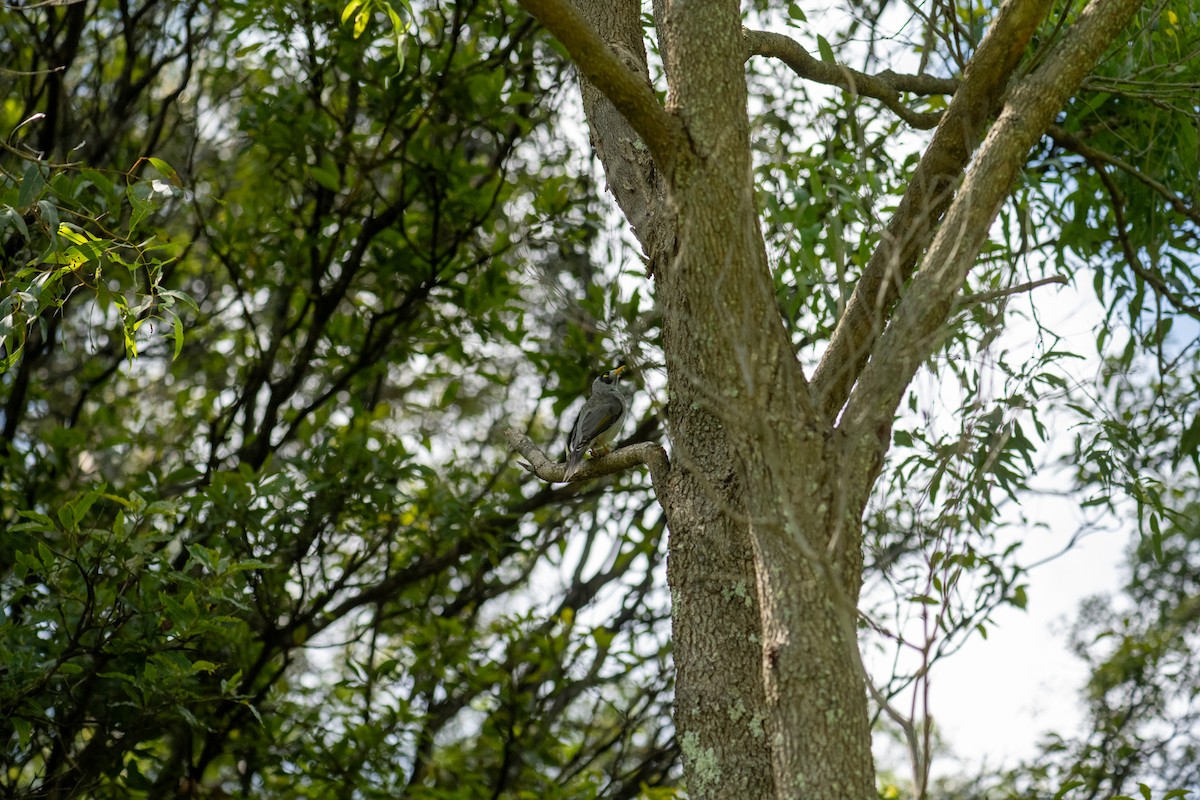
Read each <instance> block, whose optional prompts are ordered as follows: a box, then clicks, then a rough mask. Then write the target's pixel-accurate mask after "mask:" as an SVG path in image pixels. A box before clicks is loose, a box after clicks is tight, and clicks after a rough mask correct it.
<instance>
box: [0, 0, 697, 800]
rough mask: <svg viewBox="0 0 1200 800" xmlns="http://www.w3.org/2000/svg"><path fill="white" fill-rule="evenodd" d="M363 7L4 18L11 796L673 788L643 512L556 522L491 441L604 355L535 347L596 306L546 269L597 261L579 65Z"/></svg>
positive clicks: (560, 494) (523, 35) (463, 9)
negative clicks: (390, 25)
mask: <svg viewBox="0 0 1200 800" xmlns="http://www.w3.org/2000/svg"><path fill="white" fill-rule="evenodd" d="M401 5H403V4H393V6H392V7H393V8H394V9H399V8H400V7H401ZM343 11H344V5H343V4H339V3H335V2H324V3H304V4H292V3H236V2H220V3H194V4H190V5H189V6H187V7H186V8H184V7H178V6H176V4H171V3H163V2H157V0H149V1H148V2H146V3H143V4H141V5H140V6H138V7H137V8H136V9H131V8H130V7H129V6H128V5H127V4H123V3H121V4H118V3H115V2H89V3H78V4H73V5H70V6H67V7H61V8H60V7H49V6H46V7H39V8H31V9H28V10H23V11H16V12H11V13H10V14H9V15H8V16H7V17H6V18H5V20H4V22H3V23H2V24H3V25H4V26H5V28H6V29H5V30H4V31H3V34H2V35H0V39H3V40H4V41H5V42H6V43H20V45H19V46H13V47H9V45H8V44H6V45H5V47H6V50H5V61H4V63H3V68H4V69H6V70H9V71H12V72H11V74H13V75H16V76H17V78H18V79H17V80H15V81H13V82H12V86H11V93H10V94H9V95H8V96H7V97H6V98H5V103H6V105H5V115H6V116H5V129H4V135H5V137H6V138H7V139H8V141H9V142H10V143H12V145H13V146H12V149H10V150H8V151H6V156H5V161H4V162H3V164H0V167H2V168H3V169H4V175H5V176H6V182H5V183H4V186H3V190H2V191H3V192H4V194H3V195H0V201H2V202H3V203H4V204H5V206H6V208H7V210H6V215H5V217H4V219H5V221H6V226H7V227H5V229H4V231H3V233H2V234H0V235H3V236H4V254H5V256H4V257H5V261H4V265H3V270H4V272H3V274H4V288H5V290H4V296H5V298H6V300H5V303H6V305H5V309H6V311H5V316H6V317H8V318H9V319H10V320H11V322H9V328H8V330H7V331H6V333H7V334H8V336H6V339H5V353H4V355H5V358H6V364H7V365H8V369H7V371H6V372H5V374H4V375H3V376H0V400H2V401H3V408H4V411H3V419H4V433H5V435H4V439H3V443H2V446H0V454H2V456H0V509H2V510H0V520H2V521H0V525H2V526H3V535H0V597H2V602H0V607H3V610H4V615H3V617H2V618H0V653H3V654H4V655H3V656H2V657H0V671H2V672H3V675H4V680H3V681H2V683H3V688H2V689H0V709H2V712H0V747H2V751H0V752H3V759H2V760H3V763H4V765H5V769H4V771H3V772H0V785H2V786H3V790H2V792H3V794H5V796H10V797H42V796H56V797H67V796H90V797H161V796H165V795H168V794H171V793H177V794H179V795H181V796H204V795H210V794H213V795H215V794H225V795H235V796H244V797H264V796H270V797H345V796H361V797H394V796H396V795H397V794H400V793H405V794H407V795H408V796H414V797H463V796H476V795H483V794H485V793H486V794H488V795H498V794H502V793H511V794H513V795H514V796H516V795H517V794H518V793H519V796H530V794H531V793H536V794H538V795H539V796H545V797H617V796H630V795H632V794H636V793H637V792H638V791H640V787H642V786H651V787H652V786H655V785H657V784H660V783H662V782H664V781H668V782H669V781H670V780H671V775H672V773H671V770H672V766H673V753H674V750H673V746H672V743H671V734H670V728H669V726H668V725H667V720H666V710H667V704H668V703H669V699H670V679H669V677H668V674H667V672H666V671H665V665H666V662H665V653H664V651H663V626H664V612H663V611H662V608H663V602H662V599H661V597H660V596H659V590H658V589H657V588H656V587H657V586H658V585H660V582H659V581H656V580H654V577H655V576H656V575H660V574H661V563H660V562H661V555H660V548H659V543H660V541H661V537H662V534H663V525H662V521H661V518H659V517H658V515H656V514H653V513H648V512H647V509H646V504H647V501H646V498H645V491H644V486H643V482H642V480H641V479H640V478H638V476H635V475H631V476H629V477H628V478H626V479H622V480H620V481H612V482H609V484H608V486H607V488H608V490H609V491H607V492H605V493H603V495H602V493H601V492H600V491H589V492H577V491H573V490H553V489H549V488H541V487H539V486H537V485H536V484H534V483H532V482H531V481H530V480H529V479H527V478H522V477H521V473H520V472H519V471H518V470H514V469H513V468H512V464H511V462H510V461H509V459H508V457H507V455H506V453H505V451H504V450H503V448H502V447H500V446H498V445H497V444H496V443H495V442H494V441H493V440H492V438H491V436H490V431H491V430H492V429H493V428H494V426H495V425H496V424H497V422H498V421H499V420H501V419H503V418H505V417H506V416H508V415H509V414H511V413H514V412H516V411H517V410H518V409H520V411H521V413H528V409H529V408H531V407H536V406H538V405H539V404H540V405H541V406H542V407H543V408H551V407H553V408H556V409H557V411H558V412H563V411H564V410H565V406H566V404H567V403H568V402H570V400H572V399H573V398H574V397H575V396H577V394H578V392H579V390H580V387H581V386H582V385H584V383H585V382H586V380H587V377H588V376H587V371H588V368H589V366H590V365H591V364H592V363H594V362H598V361H600V360H601V359H602V357H601V356H600V355H599V354H600V353H601V352H605V351H607V350H608V349H609V348H608V347H606V346H605V343H604V341H603V340H601V339H599V338H597V337H594V336H593V337H589V338H584V337H581V336H579V335H578V334H573V335H572V336H571V337H569V342H570V344H569V345H568V347H567V348H562V347H559V346H557V345H553V346H542V345H540V344H537V340H539V339H541V338H543V337H544V336H546V335H547V332H548V331H552V330H554V329H555V328H556V327H560V326H562V327H566V326H568V325H569V323H568V322H567V320H568V319H570V318H572V315H573V316H579V315H582V314H585V313H586V314H594V313H596V309H595V308H594V307H593V306H592V305H591V303H592V301H591V300H584V301H583V303H582V304H581V305H579V307H578V308H577V309H571V308H566V307H564V306H563V304H562V302H561V300H558V299H557V298H555V297H554V296H553V295H549V294H548V295H547V296H546V297H542V298H539V297H538V295H539V293H540V292H542V291H543V289H541V288H540V286H539V284H538V283H537V282H536V281H534V280H531V277H532V276H533V275H535V274H536V273H532V272H531V271H530V270H528V269H527V268H525V266H524V265H525V264H528V263H540V264H544V265H545V266H544V267H543V268H542V270H543V272H544V275H545V276H546V277H547V281H546V284H545V285H546V286H550V285H552V284H553V283H564V284H566V285H573V284H574V282H575V281H576V280H577V278H575V277H574V276H573V275H572V269H574V268H576V267H574V266H573V265H578V264H580V263H581V261H580V259H581V257H582V259H583V262H584V263H586V248H587V242H588V236H589V234H588V230H589V227H588V220H590V219H592V218H593V217H594V216H595V211H594V209H593V205H594V201H595V198H594V197H592V196H591V195H590V194H589V192H588V191H587V187H586V186H584V185H583V184H581V183H579V182H578V181H575V180H573V179H569V178H567V177H565V176H564V174H563V166H564V164H565V163H566V162H567V161H568V160H569V159H570V158H572V156H571V154H570V153H569V152H566V151H563V150H559V151H558V152H554V151H553V150H551V149H549V148H544V147H539V141H540V140H539V137H540V136H541V134H540V131H541V130H542V129H543V128H544V126H545V125H546V124H548V122H549V121H550V120H551V119H553V118H554V115H555V114H556V113H557V108H558V106H559V105H560V104H561V102H562V97H563V94H562V91H561V89H560V87H559V84H560V83H561V81H560V80H559V77H558V76H557V75H556V73H555V70H561V69H562V68H563V67H562V65H561V64H560V63H559V62H558V61H557V59H556V57H555V56H554V55H553V53H552V52H551V51H547V50H545V49H544V48H543V47H542V45H540V44H539V43H538V41H537V40H536V39H535V37H534V36H533V35H532V34H533V26H532V25H530V24H529V23H528V22H526V21H525V20H523V19H518V18H516V17H515V12H514V11H513V9H511V8H508V7H503V8H497V7H494V6H491V5H486V4H479V3H458V4H454V5H453V6H452V7H450V6H447V7H432V8H424V9H421V10H419V11H417V12H415V13H414V14H412V15H407V14H406V16H407V17H408V18H410V19H411V21H412V28H411V29H410V30H408V31H406V32H404V33H405V35H404V36H403V37H402V38H401V39H399V40H398V39H396V37H395V36H394V35H392V33H393V32H389V31H388V30H387V29H385V28H382V27H380V28H375V27H372V26H364V27H362V29H358V30H352V29H351V26H343V25H342V21H343V20H342V14H343ZM31 31H36V32H37V35H30V32H31ZM385 41H388V42H390V44H384V42H385ZM397 45H399V46H400V47H401V48H402V51H401V55H402V58H401V59H400V61H399V65H400V72H399V73H396V72H395V65H396V63H397V62H396V61H395V60H391V66H390V67H388V66H386V62H387V61H388V60H389V58H391V59H394V55H395V53H394V51H393V53H392V55H390V56H389V54H388V48H391V47H396V46H397ZM535 62H536V63H537V64H539V66H540V69H539V70H534V69H533V65H534V64H535ZM60 65H61V66H64V67H65V68H64V69H61V70H60V69H56V67H58V66H60ZM38 114H42V115H44V116H41V117H39V116H37V115H38ZM22 122H24V123H25V124H24V125H20V123H22ZM14 129H17V130H16V132H15V134H14ZM81 140H83V141H84V144H83V145H82V146H80V147H78V148H77V147H76V145H78V144H79V142H80V141H81ZM156 172H157V173H158V174H157V175H156V174H155V173H156ZM571 222H574V223H576V224H577V226H578V227H577V229H576V230H577V231H578V233H576V234H573V235H565V236H559V235H558V233H557V229H556V227H555V226H556V225H558V224H568V223H571ZM551 223H553V224H551ZM591 229H592V230H594V226H593V227H592V228H591ZM189 298H190V299H191V300H190V301H189ZM571 327H573V326H571ZM152 329H153V335H148V334H150V333H151V330H152ZM26 331H28V333H26ZM533 348H536V350H537V355H536V357H537V362H536V363H541V364H546V363H554V364H555V365H556V370H555V375H556V379H555V380H553V381H550V382H546V381H544V380H542V379H541V377H540V376H539V375H538V374H537V373H536V372H535V371H534V369H533V368H531V366H530V361H529V360H528V358H527V356H526V354H525V350H526V349H533ZM531 400H532V405H529V403H530V401H531ZM555 420H556V418H555V417H549V416H547V415H546V414H545V413H543V414H542V415H541V416H539V417H537V418H535V423H536V424H537V425H538V426H539V428H538V429H539V431H540V433H541V434H542V435H544V436H546V437H547V438H550V437H553V436H558V435H559V433H560V431H559V430H557V425H556V421H555ZM568 531H570V532H571V533H572V534H573V535H572V537H571V540H570V541H568V540H567V538H566V534H567V533H568Z"/></svg>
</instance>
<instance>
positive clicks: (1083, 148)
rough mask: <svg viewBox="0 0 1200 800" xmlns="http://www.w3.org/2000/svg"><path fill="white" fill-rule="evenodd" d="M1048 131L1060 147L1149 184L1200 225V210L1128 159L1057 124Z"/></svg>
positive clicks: (1177, 210)
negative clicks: (1084, 139)
mask: <svg viewBox="0 0 1200 800" xmlns="http://www.w3.org/2000/svg"><path fill="white" fill-rule="evenodd" d="M1046 133H1047V134H1049V136H1050V138H1051V139H1053V140H1054V143H1055V144H1057V145H1058V146H1059V147H1064V148H1066V149H1067V150H1070V151H1071V152H1072V153H1075V154H1077V155H1081V156H1083V157H1084V158H1085V159H1087V160H1088V161H1089V162H1093V164H1095V163H1100V164H1108V165H1110V166H1113V167H1116V168H1117V169H1119V170H1121V171H1122V172H1124V173H1125V174H1127V175H1129V176H1130V177H1132V178H1133V179H1134V180H1136V181H1139V182H1140V183H1142V184H1143V185H1145V186H1148V187H1149V188H1150V189H1151V190H1153V191H1154V192H1156V193H1157V194H1158V195H1159V196H1160V197H1162V198H1163V199H1164V200H1166V201H1167V205H1169V206H1171V208H1173V209H1175V212H1176V213H1178V214H1180V215H1182V216H1185V217H1187V218H1188V219H1190V220H1191V221H1192V222H1195V223H1196V224H1197V225H1200V210H1197V209H1195V208H1192V207H1190V206H1189V205H1188V204H1187V203H1185V202H1184V201H1183V198H1181V197H1180V196H1179V195H1178V194H1176V193H1175V192H1173V191H1171V190H1170V189H1168V188H1167V187H1166V185H1164V184H1162V183H1160V182H1159V181H1157V180H1155V179H1154V178H1151V177H1150V176H1149V175H1147V174H1146V173H1144V172H1142V171H1141V170H1140V169H1138V168H1137V167H1135V166H1133V165H1132V164H1130V163H1129V162H1128V161H1125V160H1123V159H1121V158H1118V157H1117V156H1114V155H1113V154H1112V153H1106V152H1104V151H1103V150H1097V149H1096V148H1094V147H1092V146H1091V145H1089V144H1088V143H1087V142H1085V141H1083V140H1082V139H1080V138H1079V137H1078V136H1076V135H1075V134H1073V133H1070V132H1068V131H1065V130H1063V129H1062V128H1060V127H1059V126H1057V125H1051V126H1050V127H1049V128H1047V129H1046ZM1097 171H1099V172H1101V173H1103V171H1104V170H1103V168H1100V167H1097ZM1101 180H1103V178H1101Z"/></svg>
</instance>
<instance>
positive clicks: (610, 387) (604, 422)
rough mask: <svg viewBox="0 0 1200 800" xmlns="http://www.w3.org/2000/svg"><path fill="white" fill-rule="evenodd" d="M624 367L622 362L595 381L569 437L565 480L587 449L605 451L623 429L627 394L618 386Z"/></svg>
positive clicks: (576, 467) (573, 472) (575, 470)
mask: <svg viewBox="0 0 1200 800" xmlns="http://www.w3.org/2000/svg"><path fill="white" fill-rule="evenodd" d="M624 371H625V365H624V364H622V365H620V366H619V367H617V368H616V369H611V370H609V371H608V372H606V373H604V374H603V375H601V376H600V377H599V378H596V380H594V381H592V396H591V397H589V398H588V399H587V402H586V403H584V404H583V409H582V410H580V412H579V416H578V417H577V418H576V419H575V426H574V427H572V428H571V435H570V437H569V438H568V439H567V471H566V473H565V474H564V475H563V481H564V482H565V481H569V480H571V476H573V475H574V474H575V473H576V472H578V471H579V467H580V466H582V465H583V455H584V453H586V452H587V451H588V450H592V451H593V452H604V451H606V450H607V449H608V447H607V445H608V443H609V442H610V441H611V440H612V438H613V437H614V436H616V435H617V433H618V432H619V431H620V430H621V423H622V422H624V421H625V395H623V394H621V390H620V389H618V388H617V379H618V378H620V377H621V373H623V372H624Z"/></svg>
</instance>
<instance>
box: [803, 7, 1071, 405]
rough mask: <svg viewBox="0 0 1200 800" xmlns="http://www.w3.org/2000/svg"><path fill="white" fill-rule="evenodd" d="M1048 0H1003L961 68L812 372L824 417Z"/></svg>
mask: <svg viewBox="0 0 1200 800" xmlns="http://www.w3.org/2000/svg"><path fill="white" fill-rule="evenodd" d="M1049 7H1050V2H1049V0H1006V2H1005V3H1004V5H1003V6H1002V7H1001V8H1000V11H999V13H998V14H997V15H996V19H995V21H994V22H993V23H992V25H991V27H990V28H989V29H988V32H987V35H986V36H985V37H984V38H983V41H982V42H980V44H979V49H977V50H976V51H975V54H974V55H973V56H972V57H971V61H970V63H968V64H967V68H966V69H965V70H964V71H963V77H962V81H961V83H960V84H959V88H958V91H957V92H955V93H954V99H953V100H951V101H950V106H949V108H947V109H946V113H945V116H943V117H942V121H941V123H940V124H939V125H938V128H937V131H936V133H934V136H933V141H932V142H930V144H929V148H928V149H927V150H926V151H925V155H923V156H922V157H921V162H920V164H918V165H917V169H916V171H915V172H914V173H913V177H912V181H911V182H910V183H909V187H908V190H907V191H906V192H905V193H904V197H903V198H902V199H901V201H900V205H899V207H898V208H897V209H896V213H895V214H894V215H893V216H892V219H891V221H890V222H889V223H888V228H887V230H886V231H884V233H883V236H882V238H881V239H880V241H879V246H878V247H877V248H876V249H875V252H874V253H873V254H872V255H871V260H870V262H868V264H867V266H866V268H865V269H864V270H863V274H862V277H861V278H860V279H859V281H858V285H857V286H855V288H854V293H853V294H852V295H851V296H850V300H849V301H848V302H847V304H846V311H845V313H843V314H842V318H841V319H840V320H839V321H838V326H837V328H836V329H835V330H834V332H833V338H832V339H831V340H830V342H829V347H828V348H827V349H826V350H825V354H824V355H823V356H822V358H821V363H820V365H819V366H818V367H817V371H816V372H815V373H814V374H813V379H812V386H813V393H814V395H815V396H816V398H817V400H818V402H819V403H820V406H821V410H822V411H823V412H824V413H825V416H826V418H827V419H831V420H832V419H833V418H834V417H835V416H836V415H837V413H838V411H839V410H840V409H841V408H842V406H843V405H844V404H845V402H846V398H848V397H849V396H850V389H851V388H852V387H853V386H854V381H855V380H856V379H857V378H858V375H859V373H860V372H861V371H862V369H863V366H864V365H865V364H866V362H867V357H868V355H869V354H870V352H871V344H872V342H874V340H875V337H877V336H878V335H879V333H880V332H881V331H882V330H883V327H884V323H885V322H886V321H887V318H888V316H889V315H890V313H891V310H892V308H893V306H895V304H896V300H897V299H898V298H899V296H900V288H901V287H902V286H903V285H904V284H905V283H906V282H907V281H908V279H909V278H910V277H911V276H912V272H913V270H914V269H915V268H916V264H917V256H918V255H919V254H920V252H921V251H922V250H923V249H924V248H925V246H926V244H927V243H928V242H929V240H930V239H931V238H932V236H933V230H934V226H935V225H936V224H937V221H938V220H939V219H941V217H942V215H943V214H944V213H945V212H946V209H947V208H948V207H949V205H950V200H951V198H952V197H953V188H954V185H955V184H956V183H957V181H958V180H959V178H960V176H961V175H962V172H963V169H965V168H966V165H967V161H968V160H969V159H970V156H971V152H972V151H973V150H974V149H975V144H976V142H977V141H978V138H979V136H980V134H981V133H982V131H983V128H984V125H985V124H986V122H987V119H988V117H990V116H991V114H992V112H993V111H994V110H995V109H996V108H998V107H999V105H1000V98H1001V96H1002V94H1003V92H1004V89H1005V86H1006V84H1007V83H1008V78H1009V75H1011V74H1012V71H1013V70H1014V69H1015V68H1016V66H1017V62H1018V61H1019V60H1020V57H1021V53H1022V52H1024V50H1025V46H1026V44H1027V43H1028V42H1029V39H1030V38H1031V37H1032V36H1033V33H1034V31H1035V30H1037V26H1038V25H1039V24H1040V23H1041V21H1042V19H1043V18H1044V17H1045V15H1046V11H1047V10H1048V9H1049Z"/></svg>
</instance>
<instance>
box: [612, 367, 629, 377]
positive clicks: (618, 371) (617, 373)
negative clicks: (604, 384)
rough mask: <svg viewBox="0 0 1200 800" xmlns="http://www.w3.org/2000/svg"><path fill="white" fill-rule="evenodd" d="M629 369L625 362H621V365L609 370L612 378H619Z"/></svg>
mask: <svg viewBox="0 0 1200 800" xmlns="http://www.w3.org/2000/svg"><path fill="white" fill-rule="evenodd" d="M627 369H629V368H628V367H627V366H625V365H624V364H620V365H618V366H616V367H614V368H613V369H610V370H609V371H608V375H609V377H610V378H619V377H621V374H622V373H623V372H625V370H627Z"/></svg>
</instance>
